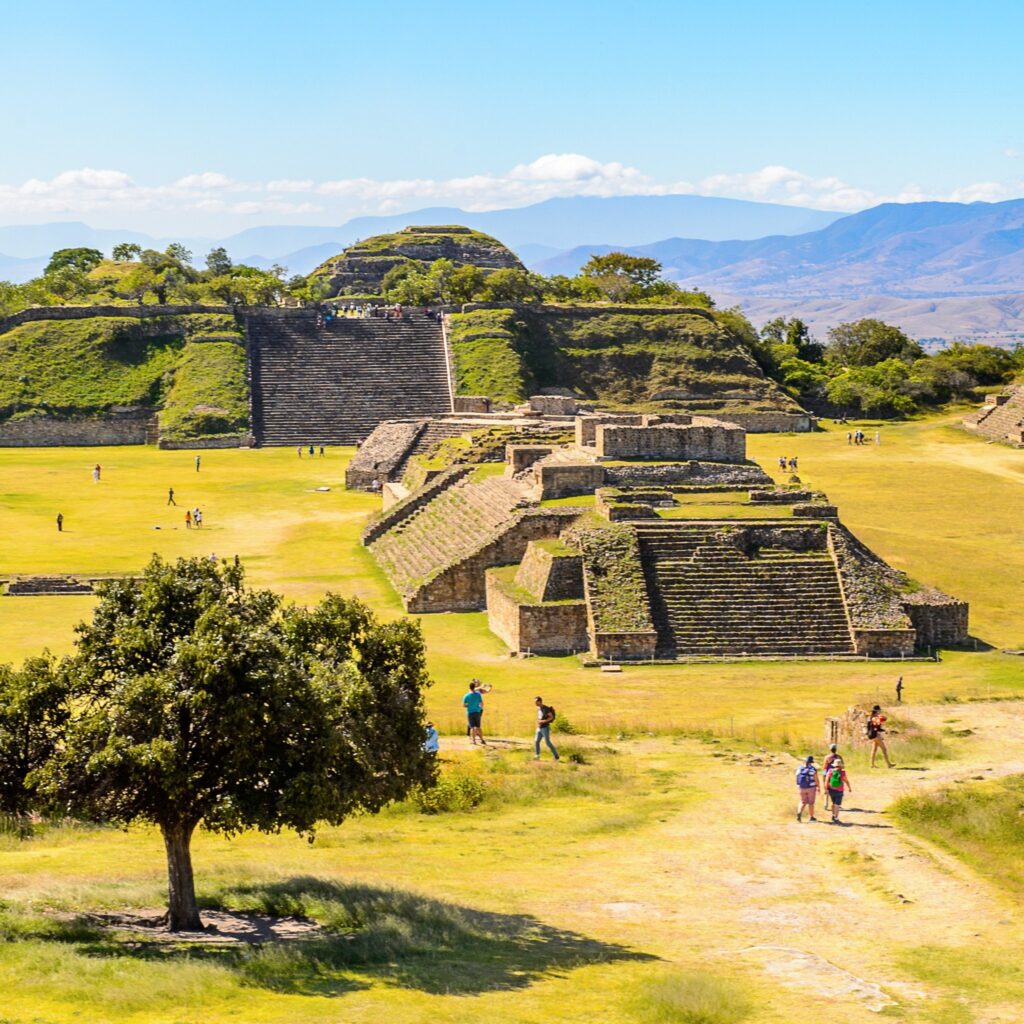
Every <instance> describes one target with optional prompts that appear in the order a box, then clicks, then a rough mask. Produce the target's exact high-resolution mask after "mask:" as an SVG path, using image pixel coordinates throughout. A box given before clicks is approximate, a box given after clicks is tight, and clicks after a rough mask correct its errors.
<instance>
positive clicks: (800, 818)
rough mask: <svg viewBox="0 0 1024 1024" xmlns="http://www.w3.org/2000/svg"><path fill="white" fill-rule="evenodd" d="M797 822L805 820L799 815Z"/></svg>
mask: <svg viewBox="0 0 1024 1024" xmlns="http://www.w3.org/2000/svg"><path fill="white" fill-rule="evenodd" d="M796 820H797V821H803V820H804V819H803V818H802V817H800V815H799V814H797V816H796Z"/></svg>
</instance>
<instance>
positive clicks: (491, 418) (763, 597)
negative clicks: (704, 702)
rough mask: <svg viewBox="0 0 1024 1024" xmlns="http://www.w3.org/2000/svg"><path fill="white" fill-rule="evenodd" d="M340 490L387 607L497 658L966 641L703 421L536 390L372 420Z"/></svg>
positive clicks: (864, 651)
mask: <svg viewBox="0 0 1024 1024" xmlns="http://www.w3.org/2000/svg"><path fill="white" fill-rule="evenodd" d="M347 484H348V486H349V487H354V488H360V489H371V490H377V489H379V490H380V491H381V494H382V504H383V509H382V511H381V513H380V514H379V515H378V516H377V517H375V518H374V519H373V520H372V521H371V522H370V524H369V525H368V526H367V527H366V530H365V531H364V534H363V543H364V544H365V545H366V546H367V547H368V548H369V550H370V552H371V553H372V554H373V556H374V558H375V559H376V560H377V562H378V564H379V565H380V566H381V567H382V569H383V570H384V572H385V573H386V574H387V576H388V578H389V579H390V581H391V583H392V585H393V586H394V587H395V590H396V591H397V592H398V594H399V595H400V597H401V599H402V602H403V604H404V606H405V608H406V609H407V610H408V611H410V612H469V611H483V610H486V612H487V614H488V619H489V623H490V627H491V630H492V631H493V632H494V633H495V634H496V635H497V636H498V637H499V638H500V639H501V640H502V641H503V642H504V643H505V644H506V645H507V647H508V649H509V651H510V652H512V653H516V654H567V653H587V654H589V655H590V656H591V657H593V658H596V659H599V660H602V661H610V662H620V661H652V660H656V661H674V660H680V659H690V658H783V657H794V658H866V657H867V658H872V657H874V658H906V657H912V656H914V655H915V654H916V653H917V654H919V653H921V652H924V651H927V650H928V649H929V648H932V647H936V646H943V647H946V646H955V645H958V644H962V643H964V642H965V641H966V640H967V637H968V608H967V605H966V604H964V603H963V602H960V601H957V600H955V599H954V598H951V597H949V596H947V595H945V594H943V593H941V592H940V591H937V590H934V589H932V588H928V587H925V586H921V585H919V584H917V583H916V582H914V581H911V580H910V579H908V578H907V577H906V576H905V575H904V574H903V573H901V572H898V571H897V570H895V569H893V568H892V567H890V566H889V565H887V564H886V563H885V562H884V561H882V559H880V558H879V557H878V556H877V555H875V554H874V553H873V552H871V551H870V550H868V549H867V548H866V547H865V546H864V545H863V544H861V543H860V542H859V541H858V540H857V538H856V537H854V536H853V534H851V533H850V531H849V530H848V529H847V528H846V527H845V526H844V525H843V524H842V522H841V521H840V518H839V512H838V510H837V508H836V507H835V505H833V504H831V503H830V502H829V501H828V499H827V497H826V496H825V495H824V494H821V493H816V492H812V491H809V490H807V489H805V488H804V487H803V486H802V485H801V483H800V482H799V480H798V479H797V478H795V477H794V478H792V479H791V481H790V482H789V483H788V484H786V485H783V486H776V485H775V484H774V483H773V482H772V480H771V478H769V477H768V475H767V474H766V473H765V472H764V471H763V470H762V469H761V468H760V466H758V465H757V464H756V463H754V462H751V461H750V460H748V459H747V457H746V432H745V431H744V430H743V429H742V428H741V427H739V426H737V425H736V424H733V423H729V422H725V421H719V420H714V419H711V418H709V417H702V416H687V415H684V414H675V415H665V416H659V415H654V414H637V415H626V414H616V413H607V412H602V411H600V410H592V409H583V410H580V409H577V408H576V406H575V403H573V402H571V401H556V402H553V403H552V402H549V401H548V396H537V398H536V399H535V400H534V402H533V404H532V406H526V407H524V408H522V409H520V410H519V411H518V414H517V415H515V416H513V415H511V414H505V415H504V416H502V415H500V414H498V415H496V414H493V413H491V414H488V413H486V412H482V411H481V412H477V413H474V414H469V413H467V414H453V415H452V416H450V417H447V418H440V419H420V420H405V421H392V422H386V423H383V424H381V425H380V426H379V427H378V428H377V430H376V431H374V433H373V434H372V435H371V436H370V437H369V438H368V440H367V441H366V443H365V444H364V445H363V446H362V448H361V449H360V451H359V452H358V453H357V456H356V457H355V459H354V460H353V462H352V464H351V466H350V468H349V475H348V480H347Z"/></svg>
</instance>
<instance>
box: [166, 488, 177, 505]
mask: <svg viewBox="0 0 1024 1024" xmlns="http://www.w3.org/2000/svg"><path fill="white" fill-rule="evenodd" d="M167 504H168V505H174V506H175V507H177V504H178V503H177V502H176V501H175V500H174V488H173V487H168V488H167Z"/></svg>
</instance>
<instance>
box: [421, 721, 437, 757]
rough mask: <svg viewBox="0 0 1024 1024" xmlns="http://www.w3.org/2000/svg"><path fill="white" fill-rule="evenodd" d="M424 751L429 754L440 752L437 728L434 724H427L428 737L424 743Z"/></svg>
mask: <svg viewBox="0 0 1024 1024" xmlns="http://www.w3.org/2000/svg"><path fill="white" fill-rule="evenodd" d="M423 749H424V750H425V751H426V752H427V753H428V754H436V753H437V752H438V751H439V750H440V743H439V741H438V735H437V728H436V727H435V726H434V723H433V722H427V736H426V739H425V740H424V741H423Z"/></svg>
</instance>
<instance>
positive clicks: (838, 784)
mask: <svg viewBox="0 0 1024 1024" xmlns="http://www.w3.org/2000/svg"><path fill="white" fill-rule="evenodd" d="M825 788H826V789H827V790H828V797H829V800H831V801H832V824H834V825H839V824H842V823H841V822H840V820H839V809H840V808H841V807H842V806H843V794H844V793H846V792H850V793H852V792H853V787H852V786H851V785H850V780H849V779H848V778H847V777H846V765H844V764H843V759H842V758H841V757H837V758H836V759H835V760H834V761H833V762H832V764H831V765H829V769H828V775H826V776H825Z"/></svg>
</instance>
